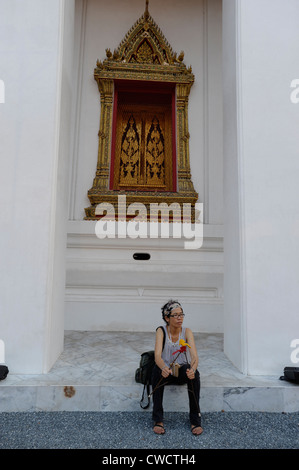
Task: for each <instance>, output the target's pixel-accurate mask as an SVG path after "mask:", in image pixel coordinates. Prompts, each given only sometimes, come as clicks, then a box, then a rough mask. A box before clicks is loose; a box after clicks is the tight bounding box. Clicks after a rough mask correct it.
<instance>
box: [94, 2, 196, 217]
mask: <svg viewBox="0 0 299 470" xmlns="http://www.w3.org/2000/svg"><path fill="white" fill-rule="evenodd" d="M183 59H184V53H183V52H181V53H180V54H179V55H178V56H177V54H176V53H175V52H173V50H172V48H171V46H170V44H169V43H168V41H167V40H166V38H165V37H164V35H163V33H162V31H161V30H160V28H159V27H158V25H157V24H156V23H155V21H154V20H153V18H152V17H151V16H150V14H149V11H148V1H147V2H146V8H145V12H144V14H143V15H142V16H141V17H140V18H139V19H138V20H137V21H136V22H135V24H134V25H133V26H132V28H131V29H130V30H129V31H128V33H127V34H126V36H125V37H124V39H123V40H122V42H121V43H120V45H119V47H118V48H117V49H115V50H114V51H113V52H111V50H110V49H106V58H105V59H104V60H103V61H102V62H100V61H99V60H98V61H97V64H96V68H95V70H94V78H95V80H96V82H97V84H98V89H99V92H100V100H101V115H100V129H99V134H98V135H99V147H98V159H97V168H96V175H95V178H94V181H93V185H92V188H91V189H90V190H89V191H88V197H89V200H90V203H91V206H90V207H88V208H86V209H85V213H86V217H85V219H96V218H97V216H96V215H95V208H96V205H97V204H99V203H101V202H109V203H111V204H113V205H114V206H115V209H116V214H117V197H118V195H119V194H125V195H126V199H127V204H128V205H129V204H131V203H132V202H142V203H143V204H145V205H146V207H149V204H150V203H151V202H156V203H160V202H166V203H167V204H172V203H174V202H175V203H178V204H179V205H180V206H182V204H184V203H189V204H191V205H192V207H194V204H195V202H196V201H197V198H198V194H197V193H196V192H195V190H194V187H193V183H192V180H191V173H190V156H189V138H190V135H189V129H188V100H189V94H190V90H191V86H192V84H193V82H194V75H193V73H192V69H191V67H189V68H187V67H186V65H185V64H184V62H183ZM120 80H123V81H124V80H126V81H130V82H131V81H133V80H135V81H138V82H140V81H141V82H155V83H156V82H160V83H162V84H163V83H173V84H174V86H175V87H176V104H175V114H176V129H172V130H171V126H170V124H169V123H170V121H171V113H170V114H169V115H168V114H167V111H166V110H165V109H164V110H163V109H162V110H161V109H160V108H159V106H156V107H155V108H154V109H152V108H150V107H147V109H146V115H145V114H144V113H143V112H142V109H141V108H140V109H138V107H136V106H135V107H134V106H133V105H132V106H127V109H126V108H125V107H124V109H122V108H121V110H120V111H119V113H120V114H122V116H118V118H117V119H118V121H117V122H118V124H117V130H116V144H115V148H116V154H117V155H118V158H117V159H115V166H114V175H113V178H114V188H113V189H110V187H109V182H110V168H111V142H112V122H113V98H114V84H115V81H120ZM172 132H175V133H176V153H177V163H176V165H177V189H176V191H173V190H172V188H173V183H172V163H171V161H172V159H171V157H172V152H171V151H170V149H171V144H170V143H169V139H171V133H172ZM113 178H112V179H113ZM193 216H194V213H193Z"/></svg>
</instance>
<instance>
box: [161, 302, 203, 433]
mask: <svg viewBox="0 0 299 470" xmlns="http://www.w3.org/2000/svg"><path fill="white" fill-rule="evenodd" d="M184 316H185V315H184V313H183V309H182V307H181V305H180V303H179V302H177V301H175V300H169V302H167V304H165V305H164V306H163V307H162V318H163V320H164V321H165V326H163V327H159V328H157V330H156V344H155V366H154V370H153V375H152V389H153V420H154V432H155V433H156V434H164V433H165V429H164V425H163V393H164V386H165V385H166V384H177V385H182V384H185V383H187V386H188V397H189V418H190V423H191V432H192V433H193V434H194V435H196V436H198V435H199V434H201V433H202V432H203V429H202V427H201V414H200V407H199V392H200V376H199V372H198V370H197V366H198V355H197V350H196V346H195V341H194V337H193V333H192V331H191V330H190V328H184V327H183V321H184ZM163 330H164V331H163Z"/></svg>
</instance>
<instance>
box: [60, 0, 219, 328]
mask: <svg viewBox="0 0 299 470" xmlns="http://www.w3.org/2000/svg"><path fill="white" fill-rule="evenodd" d="M144 8H145V2H140V1H139V0H132V1H130V2H120V1H119V0H111V1H110V2H109V4H107V2H105V1H104V0H78V1H77V2H76V38H75V50H76V56H75V63H76V64H77V66H76V68H75V71H76V73H75V76H74V80H75V82H74V83H75V96H76V97H77V100H76V104H75V107H76V111H75V113H74V116H73V127H74V134H73V140H72V148H73V151H72V161H71V167H70V174H71V181H70V204H69V223H68V249H67V277H66V315H65V327H66V329H104V330H119V329H124V330H137V331H138V330H139V331H140V330H151V331H152V329H153V328H154V327H155V326H156V324H157V322H159V321H160V307H161V305H162V304H163V303H165V302H166V301H167V300H168V299H169V298H170V297H175V298H179V299H180V300H181V301H182V303H183V304H184V306H185V309H186V312H187V313H188V317H187V318H188V324H190V326H192V327H193V328H194V329H195V330H196V331H213V332H221V331H223V312H222V310H223V305H222V304H223V296H222V284H223V238H222V237H223V229H222V223H223V194H222V193H223V183H222V177H223V175H222V172H223V169H222V78H221V73H222V54H221V42H222V35H221V24H222V23H221V22H222V17H221V1H219V0H209V1H207V0H201V1H198V0H189V1H188V2H187V3H186V2H185V3H184V4H182V2H181V1H180V0H171V1H170V0H165V1H163V3H161V2H159V1H158V0H151V1H150V4H149V12H150V15H151V16H152V17H153V19H154V20H155V21H156V23H157V24H158V25H159V27H160V28H161V30H162V31H163V33H164V35H165V37H166V39H167V40H168V42H169V43H170V45H171V46H172V48H173V50H174V51H176V52H177V53H180V51H181V50H183V51H184V52H185V58H184V62H185V63H186V65H187V66H189V65H191V66H192V70H193V73H194V74H195V83H194V85H193V86H192V89H191V93H190V99H189V132H190V163H191V173H192V180H193V184H194V187H195V190H196V191H197V192H198V193H199V202H202V203H203V205H204V206H203V209H204V223H205V225H204V237H205V241H204V246H203V248H202V249H201V250H194V251H192V252H189V253H188V252H187V250H185V249H184V247H183V243H182V242H181V243H179V242H178V241H175V240H167V239H164V240H160V241H157V240H152V239H149V238H148V239H147V240H140V239H137V240H132V239H118V238H115V239H114V240H111V239H110V240H102V241H101V240H99V239H97V238H96V237H95V235H94V225H95V224H94V223H93V222H89V221H83V218H84V215H85V213H84V208H85V207H88V206H89V205H90V204H89V200H88V197H87V191H88V189H90V188H91V186H92V181H93V178H94V176H95V170H96V163H97V152H98V130H99V119H100V94H99V91H98V88H97V83H96V81H95V80H94V78H93V71H94V68H95V65H96V60H97V59H99V60H103V59H104V58H105V55H106V53H105V49H106V48H110V49H111V50H112V51H113V50H114V49H115V48H117V47H118V45H119V43H120V42H121V41H122V39H123V38H124V36H125V35H126V33H127V31H128V30H129V29H130V28H131V26H132V25H133V24H134V23H135V21H136V20H137V19H138V18H139V17H140V16H141V15H142V14H143V12H144ZM140 249H142V251H145V252H148V253H150V254H151V259H150V261H148V262H140V261H135V260H133V254H134V253H135V252H139V251H140ZM186 321H187V320H186Z"/></svg>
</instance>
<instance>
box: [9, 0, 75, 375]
mask: <svg viewBox="0 0 299 470" xmlns="http://www.w3.org/2000/svg"><path fill="white" fill-rule="evenodd" d="M73 8H74V2H73V1H69V0H68V1H67V2H65V1H64V0H43V1H38V2H36V1H34V0H25V1H22V2H19V1H17V0H10V1H9V2H7V1H1V27H0V31H1V33H0V34H1V37H0V49H1V52H0V54H1V57H2V59H1V66H2V68H1V73H0V75H1V79H2V80H3V81H4V83H5V103H4V104H1V125H0V129H1V131H0V132H1V160H2V162H1V176H0V178H1V181H0V194H1V196H0V201H1V211H0V213H1V216H0V217H1V233H0V241H1V264H0V278H1V294H0V302H1V314H0V315H1V316H0V337H1V339H2V340H3V341H4V343H5V353H6V355H5V358H6V362H7V364H8V366H9V369H10V372H11V373H31V374H33V373H41V372H46V371H48V370H49V368H50V367H51V366H52V364H53V363H54V362H55V360H56V359H57V357H58V356H59V354H60V352H61V351H62V348H63V320H64V318H63V316H64V278H65V267H64V258H65V238H66V228H65V227H63V223H64V221H65V220H66V209H67V201H66V192H67V184H66V181H65V174H66V171H65V165H66V161H67V158H68V142H69V138H68V132H69V129H68V125H67V119H68V118H69V114H70V112H69V111H70V104H71V97H70V92H69V90H70V86H69V82H70V73H71V71H70V69H69V68H67V66H70V62H71V56H72V54H71V47H72V40H71V39H70V38H71V37H72V28H73V26H72V25H73V17H74V15H73ZM4 52H5V53H4ZM63 54H65V55H63ZM64 57H66V59H64ZM65 60H67V62H65Z"/></svg>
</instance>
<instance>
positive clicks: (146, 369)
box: [135, 326, 165, 410]
mask: <svg viewBox="0 0 299 470" xmlns="http://www.w3.org/2000/svg"><path fill="white" fill-rule="evenodd" d="M158 328H162V331H163V333H164V329H163V327H162V326H159V327H158ZM158 328H157V329H158ZM164 344H165V334H164V338H163V348H164ZM154 365H155V351H146V352H144V353H142V354H141V358H140V363H139V367H138V369H136V372H135V382H137V383H139V384H143V385H144V387H143V392H142V397H141V400H140V406H141V408H143V409H144V410H145V409H146V408H148V407H149V405H150V386H151V384H152V372H153V368H154ZM145 392H146V396H147V403H145V404H143V402H144V398H145Z"/></svg>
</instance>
